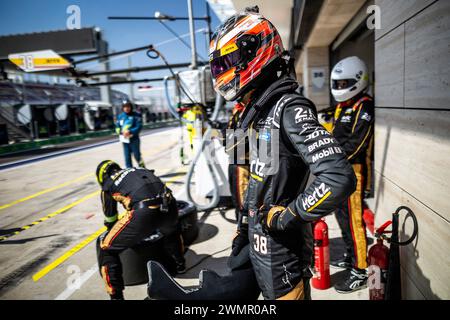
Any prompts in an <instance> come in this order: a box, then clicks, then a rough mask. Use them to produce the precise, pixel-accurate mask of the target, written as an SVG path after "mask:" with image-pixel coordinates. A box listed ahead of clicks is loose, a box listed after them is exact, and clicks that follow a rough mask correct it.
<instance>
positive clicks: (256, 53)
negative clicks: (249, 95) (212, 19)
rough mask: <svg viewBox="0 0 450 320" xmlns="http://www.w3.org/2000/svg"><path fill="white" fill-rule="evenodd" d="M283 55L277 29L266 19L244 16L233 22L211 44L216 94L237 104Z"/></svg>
mask: <svg viewBox="0 0 450 320" xmlns="http://www.w3.org/2000/svg"><path fill="white" fill-rule="evenodd" d="M283 51H284V48H283V43H282V41H281V37H280V35H279V34H278V32H277V30H276V28H275V27H274V26H273V25H272V23H271V22H270V21H269V20H267V19H265V18H264V17H263V16H261V15H259V14H255V13H241V14H238V15H235V16H233V17H231V18H229V19H228V20H227V21H226V22H225V23H224V24H223V25H221V26H220V27H219V28H218V29H217V31H216V32H215V33H214V35H213V38H212V40H211V43H210V55H209V60H210V65H211V73H212V75H213V78H214V79H215V84H214V88H215V90H216V91H217V92H218V93H220V94H221V95H222V96H223V97H224V98H225V99H226V100H228V101H232V100H236V99H237V98H239V97H240V96H242V95H243V94H244V93H246V92H247V89H249V88H251V87H252V85H254V84H255V83H256V81H257V80H259V79H260V78H261V76H262V74H263V73H264V69H265V68H266V67H268V66H269V64H271V62H273V61H274V60H276V59H278V58H280V57H281V55H282V53H283Z"/></svg>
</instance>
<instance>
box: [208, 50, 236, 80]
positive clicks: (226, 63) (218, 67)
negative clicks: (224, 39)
mask: <svg viewBox="0 0 450 320" xmlns="http://www.w3.org/2000/svg"><path fill="white" fill-rule="evenodd" d="M240 59H241V54H240V52H239V50H236V51H233V52H231V53H229V54H226V55H224V56H221V57H217V58H215V59H213V60H211V62H210V65H211V73H212V75H213V77H214V78H217V77H218V76H219V75H221V74H222V73H224V72H226V71H228V70H230V69H231V68H234V67H235V66H237V64H238V63H239V60H240Z"/></svg>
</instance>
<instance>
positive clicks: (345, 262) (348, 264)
mask: <svg viewBox="0 0 450 320" xmlns="http://www.w3.org/2000/svg"><path fill="white" fill-rule="evenodd" d="M330 266H332V267H334V268H340V269H347V270H350V269H351V268H352V258H351V257H350V256H349V255H348V254H347V253H344V256H343V257H342V259H340V260H335V261H331V262H330Z"/></svg>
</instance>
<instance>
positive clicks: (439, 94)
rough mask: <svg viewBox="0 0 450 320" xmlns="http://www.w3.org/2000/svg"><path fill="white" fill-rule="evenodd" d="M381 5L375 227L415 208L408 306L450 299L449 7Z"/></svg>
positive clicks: (407, 263)
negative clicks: (415, 233) (411, 301)
mask: <svg viewBox="0 0 450 320" xmlns="http://www.w3.org/2000/svg"><path fill="white" fill-rule="evenodd" d="M375 3H376V5H378V6H379V7H380V9H381V27H382V29H381V30H376V33H375V74H376V83H375V99H376V111H375V114H376V125H375V179H376V180H375V184H376V189H375V197H376V198H375V205H374V206H375V207H374V210H375V213H376V225H378V226H379V225H381V223H383V222H384V221H386V220H388V219H390V217H391V213H392V212H393V211H394V210H395V209H396V208H397V207H398V206H400V205H406V206H408V207H410V208H411V209H412V210H413V211H414V212H415V214H416V216H417V218H418V221H419V235H418V239H417V240H416V241H414V243H412V244H410V245H408V246H406V247H402V248H401V264H402V267H401V268H402V293H403V298H404V299H450V1H448V0H438V1H431V0H417V1H415V0H409V1H392V0H377V1H375ZM410 225H411V222H407V223H406V226H402V225H400V227H401V230H400V235H401V237H402V238H403V239H405V238H406V237H407V236H409V235H410V234H411V227H410Z"/></svg>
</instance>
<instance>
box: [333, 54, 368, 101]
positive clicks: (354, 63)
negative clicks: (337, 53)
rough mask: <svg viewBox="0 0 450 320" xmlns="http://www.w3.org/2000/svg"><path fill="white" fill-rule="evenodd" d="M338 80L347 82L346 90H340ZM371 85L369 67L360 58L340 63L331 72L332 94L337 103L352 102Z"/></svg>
mask: <svg viewBox="0 0 450 320" xmlns="http://www.w3.org/2000/svg"><path fill="white" fill-rule="evenodd" d="M337 80H347V81H348V85H347V86H346V88H341V89H339V88H338V86H337ZM368 85H369V73H368V71H367V66H366V64H365V63H364V61H362V60H361V59H360V58H358V57H348V58H345V59H344V60H341V61H339V62H338V63H337V64H336V65H335V66H334V68H333V71H331V80H330V86H331V94H332V95H333V97H334V99H335V100H336V101H337V102H344V101H347V100H350V99H351V98H353V97H354V96H356V95H357V94H359V93H360V92H362V91H363V90H365V89H366V88H367V86H368Z"/></svg>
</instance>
